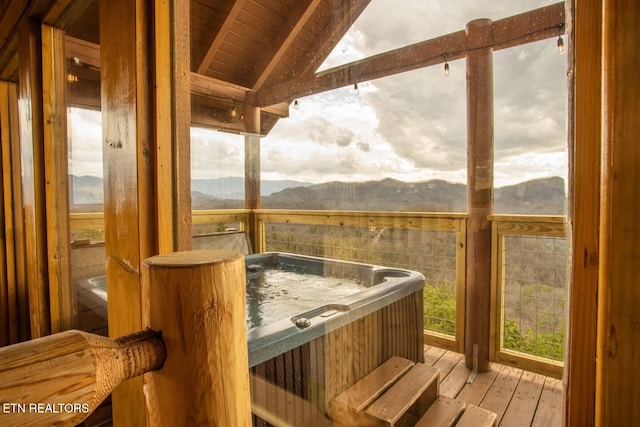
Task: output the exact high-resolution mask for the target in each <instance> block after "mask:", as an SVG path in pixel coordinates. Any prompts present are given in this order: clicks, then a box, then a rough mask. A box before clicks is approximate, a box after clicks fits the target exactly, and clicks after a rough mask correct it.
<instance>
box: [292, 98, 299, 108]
mask: <svg viewBox="0 0 640 427" xmlns="http://www.w3.org/2000/svg"><path fill="white" fill-rule="evenodd" d="M298 107H299V105H298V100H297V99H296V100H295V101H293V108H295V109H296V110H297V109H298Z"/></svg>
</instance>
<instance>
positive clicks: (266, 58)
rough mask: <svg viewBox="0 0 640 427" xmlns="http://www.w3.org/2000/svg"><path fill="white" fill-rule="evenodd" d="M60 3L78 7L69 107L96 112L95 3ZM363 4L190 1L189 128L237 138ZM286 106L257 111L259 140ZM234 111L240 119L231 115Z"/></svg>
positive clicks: (70, 49) (309, 72)
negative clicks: (246, 117) (248, 110)
mask: <svg viewBox="0 0 640 427" xmlns="http://www.w3.org/2000/svg"><path fill="white" fill-rule="evenodd" d="M60 2H62V3H65V4H67V5H73V4H78V7H77V8H76V9H75V11H74V12H73V15H74V19H73V20H72V22H68V23H67V24H66V30H67V36H68V37H67V44H66V50H67V60H68V72H69V74H70V75H73V76H75V77H70V78H72V79H73V80H74V81H73V83H71V84H70V93H71V104H72V105H74V106H79V107H84V108H94V109H99V108H100V96H99V95H100V90H99V89H100V79H99V76H100V60H99V58H100V54H99V48H100V47H99V22H98V21H99V20H98V5H99V1H98V0H76V1H75V2H74V1H68V0H64V1H63V0H58V1H55V0H53V1H50V4H51V6H50V10H51V9H53V8H54V7H55V5H56V4H59V3H60ZM369 2H370V0H191V2H190V7H191V11H190V14H191V70H192V75H191V92H192V123H193V124H195V125H201V126H208V127H213V128H217V129H220V130H225V131H230V132H243V131H244V127H243V124H242V121H241V120H239V117H240V115H241V111H242V108H243V107H244V106H246V105H256V104H255V100H256V99H258V93H259V91H260V90H262V89H268V88H278V87H283V85H284V87H286V85H287V82H293V81H295V80H298V79H307V80H308V79H309V78H310V77H312V76H313V75H314V73H315V71H316V69H317V68H318V67H319V66H320V65H321V64H322V62H323V61H324V60H325V58H326V57H327V56H328V55H329V53H330V52H331V50H332V49H333V47H334V46H335V45H336V44H337V43H338V42H339V41H340V39H341V38H342V37H343V35H344V34H345V33H346V31H347V30H348V29H349V27H350V26H351V24H352V23H353V22H354V21H355V20H356V19H357V17H358V16H359V15H360V13H361V12H362V11H363V10H364V8H365V7H366V6H367V5H368V4H369ZM4 3H5V2H3V4H2V6H5V4H4ZM6 3H7V4H8V3H15V1H14V2H6ZM25 4H26V3H25ZM25 7H27V6H25ZM70 10H72V9H71V8H69V7H67V10H66V11H63V12H60V15H59V16H61V15H64V13H70V12H69V11H70ZM27 12H28V11H27ZM44 15H46V13H45V14H43V17H42V18H44ZM32 16H33V15H32ZM59 16H56V17H55V19H58V20H60V17H59ZM0 18H2V16H1V15H0ZM51 19H53V18H51ZM43 22H47V21H46V20H45V19H43ZM3 24H4V22H3ZM14 38H15V37H14ZM0 48H2V51H0V66H2V65H3V63H4V69H3V70H0V72H1V73H2V76H1V78H3V79H7V80H15V79H16V78H17V60H15V58H14V57H13V55H15V54H12V52H11V49H10V46H9V43H8V42H7V43H5V46H0ZM3 58H8V59H3ZM12 61H13V62H12ZM0 68H1V67H0ZM272 92H273V89H272V90H271V91H270V93H272ZM271 100H274V101H271ZM292 101H293V98H292V96H291V95H290V94H289V91H286V92H285V91H282V95H281V96H279V95H278V94H276V95H275V97H274V96H273V95H271V97H270V101H269V105H260V107H261V123H262V127H261V133H263V134H266V133H268V132H269V130H270V129H271V128H272V127H273V126H274V125H275V123H276V122H277V120H278V119H279V118H281V117H286V116H287V115H288V108H289V104H290V103H291V102H292ZM234 107H236V109H237V110H238V111H239V112H240V114H234V115H233V116H232V115H231V114H230V112H231V110H232V109H233V108H234Z"/></svg>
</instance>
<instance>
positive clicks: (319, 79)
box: [256, 2, 565, 107]
mask: <svg viewBox="0 0 640 427" xmlns="http://www.w3.org/2000/svg"><path fill="white" fill-rule="evenodd" d="M564 22H565V14H564V2H562V3H556V4H554V5H552V6H547V7H543V8H540V9H536V10H533V11H531V12H527V13H524V14H520V15H516V16H512V17H509V18H505V19H501V20H499V21H496V22H494V23H493V24H492V37H491V38H490V39H488V40H486V42H485V43H486V45H485V46H469V45H467V43H466V38H465V33H464V31H458V32H455V33H451V34H447V35H444V36H441V37H437V38H434V39H431V40H427V41H423V42H419V43H416V44H413V45H410V46H406V47H403V48H400V49H395V50H392V51H389V52H385V53H381V54H379V55H374V56H371V57H369V58H366V59H362V60H359V61H354V62H351V63H349V64H345V65H342V66H339V67H335V68H331V69H329V70H325V71H322V72H320V73H317V74H314V75H303V76H304V77H302V78H299V79H295V80H293V81H287V82H283V83H279V84H276V85H273V86H267V87H263V88H262V89H261V90H259V91H258V92H257V94H256V105H258V106H261V107H264V106H266V105H271V104H275V103H278V102H283V101H288V102H291V100H292V99H294V98H298V97H302V96H308V95H313V94H315V93H320V92H325V91H327V90H331V89H336V88H339V87H343V86H348V85H352V84H353V83H356V82H360V81H368V80H373V79H377V78H381V77H386V76H390V75H394V74H398V73H402V72H406V71H410V70H415V69H418V68H424V67H428V66H431V65H436V64H441V63H444V62H445V56H446V59H447V60H449V61H451V60H455V59H460V58H464V56H465V55H466V54H467V53H468V51H469V50H470V49H477V48H484V47H493V50H500V49H506V48H509V47H513V46H515V45H519V44H525V43H530V42H534V41H538V40H544V39H546V38H549V37H554V36H558V35H559V34H563V33H564V31H565V30H564Z"/></svg>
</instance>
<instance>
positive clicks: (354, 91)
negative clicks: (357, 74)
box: [353, 83, 360, 95]
mask: <svg viewBox="0 0 640 427" xmlns="http://www.w3.org/2000/svg"><path fill="white" fill-rule="evenodd" d="M353 93H354V94H356V95H359V94H360V89H358V83H354V84H353Z"/></svg>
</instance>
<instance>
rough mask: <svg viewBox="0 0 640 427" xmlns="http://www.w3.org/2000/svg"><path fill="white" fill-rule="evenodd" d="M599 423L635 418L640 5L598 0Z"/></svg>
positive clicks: (638, 414)
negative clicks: (600, 6)
mask: <svg viewBox="0 0 640 427" xmlns="http://www.w3.org/2000/svg"><path fill="white" fill-rule="evenodd" d="M603 5H604V7H603V9H602V10H603V33H604V37H603V44H602V47H603V54H604V55H603V63H602V70H603V76H602V84H603V90H602V96H603V99H602V100H603V104H602V112H603V115H604V117H603V147H602V159H603V161H602V180H603V182H602V187H601V188H602V193H601V194H602V195H601V199H600V200H601V201H600V212H601V215H600V274H599V283H598V341H597V349H598V351H597V357H596V369H597V371H596V425H597V426H622V425H634V424H637V422H638V419H640V405H638V396H640V382H639V381H638V379H637V375H636V372H637V370H638V363H639V362H640V310H638V306H639V305H640V286H638V260H640V245H639V244H638V242H639V241H640V197H639V192H638V183H639V182H640V144H638V129H637V125H636V124H637V123H639V122H640V61H639V60H638V40H640V27H639V26H638V19H639V18H640V4H639V3H638V2H633V1H624V0H604V2H603Z"/></svg>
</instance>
